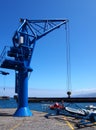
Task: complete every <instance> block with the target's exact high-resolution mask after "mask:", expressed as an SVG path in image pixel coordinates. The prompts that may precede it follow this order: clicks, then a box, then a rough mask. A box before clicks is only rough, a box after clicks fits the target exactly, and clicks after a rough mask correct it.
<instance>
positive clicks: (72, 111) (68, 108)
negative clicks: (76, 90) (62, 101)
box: [65, 107, 86, 116]
mask: <svg viewBox="0 0 96 130" xmlns="http://www.w3.org/2000/svg"><path fill="white" fill-rule="evenodd" d="M65 110H66V111H67V112H70V113H72V114H78V115H82V116H85V115H86V112H85V111H84V110H83V109H76V108H72V107H65Z"/></svg>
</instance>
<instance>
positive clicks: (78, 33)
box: [0, 0, 96, 97]
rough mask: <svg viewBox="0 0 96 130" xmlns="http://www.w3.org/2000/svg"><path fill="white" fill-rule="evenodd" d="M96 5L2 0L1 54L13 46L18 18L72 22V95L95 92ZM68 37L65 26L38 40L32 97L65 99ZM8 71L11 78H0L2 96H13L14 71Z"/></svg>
mask: <svg viewBox="0 0 96 130" xmlns="http://www.w3.org/2000/svg"><path fill="white" fill-rule="evenodd" d="M95 5H96V1H95V0H14V1H13V0H7V1H6V0H0V45H1V46H0V52H1V51H2V49H3V48H4V46H5V45H7V46H12V45H13V44H12V40H11V39H12V36H13V34H14V32H15V30H16V29H17V28H18V26H19V18H27V19H60V18H62V19H69V26H70V44H71V45H70V46H71V82H72V86H71V90H72V93H73V95H74V94H82V92H83V93H84V94H86V93H89V92H93V91H96V36H95V35H96V26H95V24H96V7H95ZM65 38H66V36H65V30H64V27H63V26H62V27H61V28H60V29H58V30H55V31H54V32H52V33H50V34H48V35H47V36H46V37H43V38H42V39H40V40H39V41H37V43H36V47H35V50H34V54H33V58H32V62H31V66H32V68H33V72H32V73H31V76H30V79H29V96H37V97H38V96H41V97H43V96H66V91H67V87H66V52H65V51H66V40H65ZM7 71H8V72H10V75H8V76H6V77H4V76H2V75H1V76H0V81H1V84H0V86H1V92H0V95H2V94H3V93H4V95H7V94H8V95H13V94H14V90H15V87H14V86H15V75H14V71H12V70H7ZM4 87H5V88H6V90H5V92H4V90H3V88H4ZM9 91H10V93H9Z"/></svg>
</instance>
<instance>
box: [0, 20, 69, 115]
mask: <svg viewBox="0 0 96 130" xmlns="http://www.w3.org/2000/svg"><path fill="white" fill-rule="evenodd" d="M67 22H68V20H67V19H59V20H58V19H55V20H50V19H48V20H28V19H20V26H19V28H18V29H17V30H16V31H15V33H14V35H13V38H12V41H13V46H12V47H10V50H9V51H7V57H10V59H9V58H4V56H1V57H0V67H1V68H7V69H12V70H15V72H16V73H15V77H16V83H15V90H16V93H17V94H18V108H17V110H16V112H15V114H14V116H20V117H23V116H32V113H31V111H30V109H29V108H28V73H29V72H32V68H31V66H30V62H31V59H32V54H33V51H34V48H35V44H36V41H37V40H39V39H40V38H42V37H43V36H45V35H47V34H48V33H50V32H52V31H53V30H55V29H58V28H59V27H60V26H62V25H64V24H67ZM2 55H4V54H3V53H2ZM11 58H12V59H11Z"/></svg>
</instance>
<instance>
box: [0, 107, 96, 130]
mask: <svg viewBox="0 0 96 130" xmlns="http://www.w3.org/2000/svg"><path fill="white" fill-rule="evenodd" d="M14 112H15V109H0V130H76V129H78V128H77V127H76V126H75V124H76V122H78V121H79V120H77V119H75V118H73V117H67V116H64V115H59V116H51V117H49V118H48V119H47V118H45V115H46V113H45V112H38V111H32V112H33V116H32V117H13V113H14ZM82 130H96V125H95V124H91V125H88V126H87V127H83V128H82Z"/></svg>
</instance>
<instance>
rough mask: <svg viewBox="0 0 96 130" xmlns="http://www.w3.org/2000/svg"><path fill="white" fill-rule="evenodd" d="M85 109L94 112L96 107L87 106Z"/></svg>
mask: <svg viewBox="0 0 96 130" xmlns="http://www.w3.org/2000/svg"><path fill="white" fill-rule="evenodd" d="M86 109H87V110H93V111H94V110H96V106H94V105H89V106H86Z"/></svg>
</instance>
